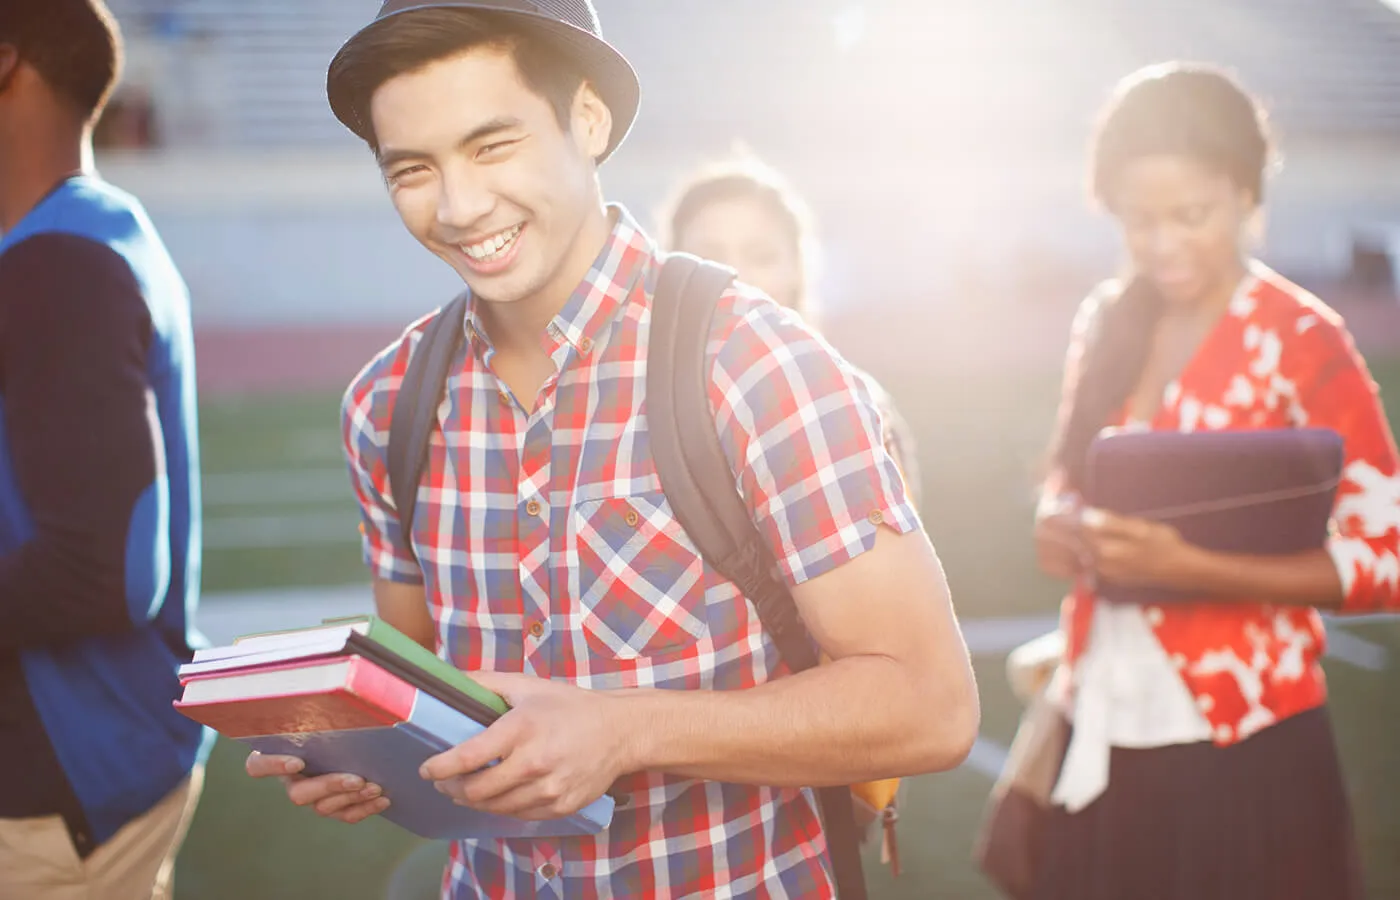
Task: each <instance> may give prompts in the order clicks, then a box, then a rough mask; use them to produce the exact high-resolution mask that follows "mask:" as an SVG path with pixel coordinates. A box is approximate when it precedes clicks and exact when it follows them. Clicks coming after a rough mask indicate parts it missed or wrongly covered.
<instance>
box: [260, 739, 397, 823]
mask: <svg viewBox="0 0 1400 900" xmlns="http://www.w3.org/2000/svg"><path fill="white" fill-rule="evenodd" d="M305 767H306V764H305V763H304V762H302V761H301V760H299V759H297V758H296V757H295V756H272V755H267V754H263V753H258V752H257V751H256V750H255V751H253V752H252V753H250V754H249V755H248V762H247V763H246V764H245V768H247V770H248V774H249V775H251V776H253V777H254V778H279V779H281V781H282V783H283V784H284V785H286V788H287V797H288V799H290V800H291V801H292V802H293V803H295V804H296V805H297V806H310V807H311V808H313V809H315V810H316V813H317V815H320V816H324V817H325V818H328V819H336V820H337V821H340V822H344V823H346V824H347V825H354V824H356V823H358V822H363V821H364V820H365V819H368V818H369V817H370V816H376V815H378V814H379V813H382V812H383V811H384V810H386V809H388V808H389V798H388V797H384V796H381V795H382V794H383V791H382V790H381V789H380V787H379V785H377V784H365V780H364V779H363V778H361V777H359V776H358V775H343V774H342V775H317V776H315V777H314V778H308V777H306V776H305V775H302V774H301V770H302V769H304V768H305Z"/></svg>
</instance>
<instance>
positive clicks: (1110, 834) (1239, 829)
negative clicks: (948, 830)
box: [1033, 708, 1364, 900]
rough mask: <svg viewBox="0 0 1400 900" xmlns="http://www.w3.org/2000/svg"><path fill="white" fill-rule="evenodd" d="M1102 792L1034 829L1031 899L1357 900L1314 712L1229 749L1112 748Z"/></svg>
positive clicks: (1333, 756)
mask: <svg viewBox="0 0 1400 900" xmlns="http://www.w3.org/2000/svg"><path fill="white" fill-rule="evenodd" d="M1109 771H1110V775H1109V786H1108V789H1107V790H1106V791H1105V792H1104V794H1103V795H1102V796H1100V797H1099V798H1098V799H1097V800H1095V801H1094V802H1093V803H1092V804H1090V805H1089V806H1088V807H1086V808H1085V809H1083V810H1081V811H1080V812H1078V813H1076V814H1073V815H1071V814H1069V813H1067V812H1065V811H1064V809H1062V808H1056V809H1055V810H1054V812H1053V813H1052V814H1051V816H1050V818H1049V821H1048V823H1047V825H1046V832H1045V835H1044V840H1045V844H1044V846H1043V852H1042V855H1041V864H1040V877H1039V879H1038V883H1037V886H1036V890H1035V892H1034V894H1033V896H1034V900H1217V898H1218V900H1361V898H1362V897H1363V896H1364V888H1363V883H1362V875H1361V865H1360V861H1359V855H1358V853H1357V846H1356V836H1355V831H1354V829H1353V825H1352V817H1351V809H1350V804H1349V803H1348V801H1347V795H1346V788H1345V785H1344V784H1343V782H1342V774H1341V767H1340V765H1339V764H1338V760H1337V749H1336V742H1335V740H1334V739H1333V736H1332V722H1331V719H1330V717H1329V716H1328V714H1327V710H1326V708H1319V709H1314V710H1309V711H1308V712H1305V713H1302V714H1299V715H1296V716H1293V717H1291V718H1289V719H1286V720H1284V721H1283V722H1280V723H1279V724H1277V725H1274V726H1272V727H1269V728H1265V729H1264V730H1263V731H1261V732H1259V733H1258V734H1255V735H1253V736H1251V737H1249V738H1248V739H1246V740H1244V741H1242V742H1241V743H1238V744H1234V745H1232V746H1229V747H1216V746H1214V745H1213V744H1210V743H1201V744H1182V745H1178V746H1172V747H1160V748H1155V749H1151V750H1124V749H1119V748H1114V749H1113V751H1112V757H1111V760H1110V770H1109Z"/></svg>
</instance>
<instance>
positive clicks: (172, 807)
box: [0, 766, 204, 900]
mask: <svg viewBox="0 0 1400 900" xmlns="http://www.w3.org/2000/svg"><path fill="white" fill-rule="evenodd" d="M203 787H204V767H203V766H196V767H195V769H194V771H192V772H191V773H190V775H189V777H188V778H186V779H185V780H184V781H182V782H180V783H179V784H178V785H176V787H175V789H174V790H173V791H171V792H170V793H169V794H166V795H165V797H164V798H163V799H162V800H161V801H160V802H159V803H157V804H156V805H155V806H153V807H151V809H150V810H149V811H148V812H146V813H145V815H142V816H140V817H138V818H135V819H132V820H131V821H130V822H128V823H126V824H125V825H124V826H122V828H121V830H120V831H118V832H117V833H116V834H115V835H113V836H112V837H111V839H110V840H108V841H107V843H105V844H103V845H102V846H100V847H98V848H97V849H96V850H95V851H93V852H92V854H91V855H89V856H88V858H87V859H81V858H79V856H78V852H77V851H76V850H74V849H73V841H72V839H71V838H70V837H69V836H68V826H67V825H66V824H64V821H63V818H62V817H61V816H46V817H44V818H40V819H0V897H3V898H6V900H9V898H14V900H170V898H171V897H173V896H174V881H175V853H176V851H178V850H179V849H180V843H181V842H182V841H184V839H185V832H186V831H188V830H189V827H190V820H191V819H192V818H194V808H195V805H196V804H197V803H198V802H199V794H200V791H201V790H202V789H203Z"/></svg>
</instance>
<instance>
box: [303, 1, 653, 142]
mask: <svg viewBox="0 0 1400 900" xmlns="http://www.w3.org/2000/svg"><path fill="white" fill-rule="evenodd" d="M422 9H461V10H471V11H473V12H485V13H490V14H491V15H492V16H496V17H499V18H500V19H502V20H508V21H509V23H510V25H511V27H513V28H516V29H518V30H519V31H521V32H522V33H527V34H531V35H538V36H540V37H542V38H544V39H545V40H547V41H549V43H550V45H551V46H553V47H556V48H557V49H558V50H559V52H560V53H564V54H567V55H568V56H569V57H570V58H571V59H572V60H573V61H574V62H575V63H576V64H577V65H578V67H579V70H580V71H581V72H582V73H583V76H584V77H585V78H586V79H588V82H589V83H590V84H592V85H593V88H594V89H595V90H596V91H597V92H598V95H599V96H600V97H602V99H603V102H604V103H606V104H607V105H608V110H609V111H610V112H611V113H612V120H613V122H612V134H611V135H610V136H609V140H608V146H607V149H606V150H604V151H603V154H602V156H600V157H599V161H600V162H601V161H602V160H604V159H607V158H608V157H609V156H611V155H612V152H613V151H614V150H616V149H617V146H618V145H619V144H621V143H622V139H623V138H624V137H626V136H627V132H628V131H629V130H630V129H631V127H632V122H633V120H634V119H636V117H637V106H638V104H639V103H640V102H641V86H640V84H639V83H638V81H637V73H636V72H634V71H633V69H632V65H631V63H629V62H628V61H627V59H626V58H625V57H624V56H623V55H622V54H621V53H619V52H617V50H616V49H614V48H613V46H612V45H611V44H609V43H608V42H607V41H605V40H604V39H603V31H602V27H601V26H600V25H599V23H598V12H597V10H595V9H594V8H593V3H592V0H384V3H383V5H382V6H380V8H379V12H378V13H377V14H376V15H375V17H374V20H373V21H372V22H370V23H369V24H368V25H366V26H365V27H364V28H361V29H360V30H359V31H357V32H355V34H353V35H351V37H350V39H349V40H348V41H346V42H345V44H344V45H343V46H342V47H341V48H340V50H338V51H337V52H336V55H335V57H334V58H333V59H332V60H331V64H330V69H329V71H328V73H327V77H326V96H327V97H328V98H329V99H330V103H331V111H332V112H334V113H335V117H336V118H337V119H339V120H340V122H341V124H343V125H344V126H345V127H346V128H349V129H350V130H351V131H353V132H354V133H355V134H356V135H358V136H359V137H361V138H363V139H366V140H368V139H369V137H370V126H369V121H368V118H369V111H368V110H367V109H365V108H363V107H364V104H365V102H366V101H367V100H368V98H367V97H362V96H359V94H360V93H361V92H360V91H357V90H356V89H355V84H354V77H353V73H351V72H347V71H346V70H345V67H343V66H337V62H338V61H339V60H340V58H341V55H342V54H344V53H345V51H346V49H347V48H349V47H352V46H354V44H355V42H356V41H358V40H360V39H361V38H362V37H364V36H365V35H366V34H369V33H370V32H372V31H373V30H374V29H376V28H379V27H380V26H381V25H382V24H383V23H384V22H385V21H387V20H389V19H391V18H393V17H394V16H398V15H402V14H404V13H411V12H413V11H415V10H422Z"/></svg>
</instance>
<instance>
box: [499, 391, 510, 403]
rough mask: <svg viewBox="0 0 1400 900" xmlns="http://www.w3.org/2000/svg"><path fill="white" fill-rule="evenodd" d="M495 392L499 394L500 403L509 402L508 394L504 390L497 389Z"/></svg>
mask: <svg viewBox="0 0 1400 900" xmlns="http://www.w3.org/2000/svg"><path fill="white" fill-rule="evenodd" d="M497 393H498V394H500V396H501V402H502V403H510V394H508V393H506V392H505V391H497Z"/></svg>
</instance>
